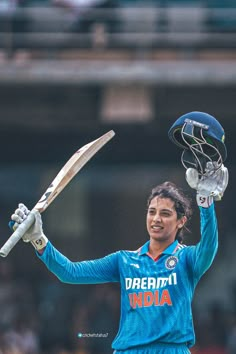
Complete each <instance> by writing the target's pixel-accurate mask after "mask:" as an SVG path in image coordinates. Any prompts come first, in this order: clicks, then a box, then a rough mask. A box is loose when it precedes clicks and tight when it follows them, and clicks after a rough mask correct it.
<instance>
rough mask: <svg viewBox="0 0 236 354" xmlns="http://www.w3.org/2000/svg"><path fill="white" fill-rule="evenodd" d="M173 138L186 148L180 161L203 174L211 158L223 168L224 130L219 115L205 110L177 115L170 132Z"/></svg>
mask: <svg viewBox="0 0 236 354" xmlns="http://www.w3.org/2000/svg"><path fill="white" fill-rule="evenodd" d="M168 136H169V138H170V140H171V141H172V142H173V143H174V144H176V145H177V146H179V147H180V148H182V149H183V153H182V156H181V162H182V164H183V165H184V167H185V168H188V167H194V168H196V169H197V170H198V172H199V173H200V174H202V175H204V173H205V168H206V164H207V162H208V161H211V162H214V165H215V166H217V167H216V168H217V169H218V168H220V167H221V165H222V163H223V162H224V161H225V160H226V157H227V150H226V146H225V144H224V140H225V132H224V129H223V127H222V126H221V124H220V123H219V122H218V120H217V119H216V118H214V117H213V116H211V115H210V114H208V113H204V112H198V111H194V112H189V113H186V114H184V115H182V116H181V117H180V118H178V119H177V120H176V121H175V123H174V124H173V125H172V127H171V128H170V130H169V132H168Z"/></svg>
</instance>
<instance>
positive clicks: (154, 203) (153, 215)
mask: <svg viewBox="0 0 236 354" xmlns="http://www.w3.org/2000/svg"><path fill="white" fill-rule="evenodd" d="M185 222H186V217H185V216H183V217H182V218H180V219H178V218H177V212H176V210H175V207H174V202H173V201H172V200H171V199H169V198H160V197H158V196H157V197H154V198H153V199H152V200H151V202H150V204H149V207H148V211H147V219H146V223H147V231H148V233H149V236H150V239H153V240H155V241H159V242H165V243H169V244H171V243H172V242H174V240H175V237H176V233H177V231H178V230H179V229H181V228H182V227H183V225H184V223H185Z"/></svg>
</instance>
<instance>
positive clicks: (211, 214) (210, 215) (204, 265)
mask: <svg viewBox="0 0 236 354" xmlns="http://www.w3.org/2000/svg"><path fill="white" fill-rule="evenodd" d="M199 209H200V230H201V240H200V242H199V243H198V244H197V245H196V246H191V247H189V252H188V262H189V263H190V267H191V269H192V270H193V273H194V276H195V279H196V280H198V279H199V278H200V277H201V276H202V275H203V274H204V273H205V272H206V271H207V270H208V268H209V267H210V266H211V264H212V262H213V260H214V258H215V255H216V252H217V249H218V226H217V219H216V214H215V208H214V203H213V204H212V205H211V206H210V207H209V208H202V207H199Z"/></svg>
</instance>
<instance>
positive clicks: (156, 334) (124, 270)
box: [39, 204, 218, 350]
mask: <svg viewBox="0 0 236 354" xmlns="http://www.w3.org/2000/svg"><path fill="white" fill-rule="evenodd" d="M200 220H201V240H200V242H199V243H198V244H196V245H194V246H185V245H181V244H180V243H178V241H175V242H173V243H172V244H171V245H170V246H169V247H168V248H166V249H165V251H164V252H163V253H162V255H161V256H160V257H159V258H158V260H156V261H155V260H154V259H153V258H152V257H151V256H150V255H149V242H147V243H146V244H144V245H143V246H142V247H141V248H140V249H139V250H137V251H118V252H115V253H112V254H110V255H108V256H106V257H104V258H100V259H96V260H91V261H83V262H71V261H70V260H69V259H68V258H66V257H65V256H63V255H62V254H61V253H60V252H59V251H58V250H56V249H55V247H53V246H52V244H51V243H50V242H49V243H48V244H47V246H46V249H45V251H44V253H43V255H42V256H39V258H40V259H41V260H42V261H43V262H44V263H45V264H46V266H47V267H48V269H49V270H50V271H51V272H52V273H54V274H55V275H56V276H57V277H58V278H59V279H60V280H61V281H62V282H65V283H70V284H98V283H106V282H120V285H121V316H120V326H119V330H118V333H117V335H116V337H115V339H114V341H113V343H112V348H113V349H116V350H126V349H129V348H133V347H137V346H139V345H148V344H151V343H152V344H153V343H166V344H168V343H169V344H180V343H182V344H186V345H187V346H188V347H191V346H192V345H193V344H194V342H195V334H194V328H193V320H192V311H191V302H192V298H193V293H194V290H195V287H196V285H197V283H198V281H199V279H200V278H201V276H202V275H203V273H204V272H205V271H206V270H207V269H208V268H209V267H210V265H211V263H212V261H213V259H214V257H215V255H216V252H217V247H218V230H217V220H216V215H215V209H214V205H213V204H212V205H211V206H210V207H209V208H201V207H200Z"/></svg>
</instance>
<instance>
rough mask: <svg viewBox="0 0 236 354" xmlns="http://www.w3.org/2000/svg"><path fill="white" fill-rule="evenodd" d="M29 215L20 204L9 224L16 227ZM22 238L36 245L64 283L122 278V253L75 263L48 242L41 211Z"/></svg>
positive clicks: (48, 265)
mask: <svg viewBox="0 0 236 354" xmlns="http://www.w3.org/2000/svg"><path fill="white" fill-rule="evenodd" d="M28 215H29V210H28V208H27V207H26V206H25V205H24V204H22V203H20V204H19V206H18V208H17V209H16V210H15V212H14V214H13V215H12V216H11V220H12V222H10V226H11V225H14V228H17V227H18V226H19V225H20V224H21V223H22V222H23V221H24V220H25V219H26V218H27V216H28ZM22 239H23V241H24V242H30V243H31V244H32V245H33V247H34V248H35V250H36V252H37V255H38V257H39V258H40V259H41V260H42V261H43V262H44V263H45V265H46V266H47V268H48V269H49V270H50V271H51V272H52V273H53V274H55V275H56V276H57V277H58V278H59V279H60V280H61V281H62V282H65V283H72V284H95V283H106V282H117V281H119V264H118V260H119V252H116V253H113V254H110V255H108V256H106V257H104V258H101V259H96V260H91V261H83V262H72V261H70V260H69V259H68V258H67V257H65V256H64V255H63V254H61V253H60V252H59V251H58V250H57V249H56V248H55V247H53V245H52V244H51V243H50V242H49V241H48V238H47V237H46V236H45V234H44V232H43V227H42V218H41V214H40V213H39V212H36V213H35V223H34V224H33V225H32V226H31V228H30V229H29V230H28V231H27V233H26V234H25V235H24V236H23V238H22Z"/></svg>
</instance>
